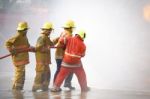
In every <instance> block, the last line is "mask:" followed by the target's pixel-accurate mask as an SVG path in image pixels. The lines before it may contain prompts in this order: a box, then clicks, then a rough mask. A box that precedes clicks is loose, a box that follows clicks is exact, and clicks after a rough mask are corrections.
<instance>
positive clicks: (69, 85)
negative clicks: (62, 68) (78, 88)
mask: <svg viewBox="0 0 150 99" xmlns="http://www.w3.org/2000/svg"><path fill="white" fill-rule="evenodd" d="M72 77H73V73H70V74H69V75H68V76H67V78H66V79H65V82H64V87H68V88H70V89H75V88H74V87H72V85H71V81H72Z"/></svg>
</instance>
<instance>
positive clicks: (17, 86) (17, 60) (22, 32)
mask: <svg viewBox="0 0 150 99" xmlns="http://www.w3.org/2000/svg"><path fill="white" fill-rule="evenodd" d="M27 31H28V24H27V22H20V23H18V27H17V33H16V36H14V37H12V38H10V39H9V40H7V41H6V44H5V45H6V47H7V49H8V50H9V51H10V53H11V54H12V60H13V64H14V68H15V76H14V82H13V87H12V89H13V90H23V86H24V81H25V65H27V64H28V63H29V53H28V52H22V53H17V51H20V50H24V49H27V48H31V50H29V51H33V50H32V48H33V47H31V46H30V44H29V42H28V38H27V36H26V34H27Z"/></svg>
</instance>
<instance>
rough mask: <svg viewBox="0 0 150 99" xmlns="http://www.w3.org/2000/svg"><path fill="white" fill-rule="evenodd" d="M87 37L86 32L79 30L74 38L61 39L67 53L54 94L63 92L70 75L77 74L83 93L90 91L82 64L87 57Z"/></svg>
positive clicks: (53, 88)
mask: <svg viewBox="0 0 150 99" xmlns="http://www.w3.org/2000/svg"><path fill="white" fill-rule="evenodd" d="M85 36H86V34H85V31H84V30H79V31H78V32H77V34H76V35H75V36H74V37H64V38H61V39H60V43H61V45H64V46H65V53H64V57H63V61H62V64H61V69H60V72H59V73H58V75H57V77H56V80H55V82H54V85H53V87H52V88H51V91H52V92H58V91H61V88H60V86H61V84H62V83H63V81H64V79H65V78H66V77H67V76H68V75H69V74H70V73H75V75H76V76H77V78H78V82H79V84H80V87H81V91H88V90H89V88H88V87H87V79H86V74H85V71H84V69H83V65H82V62H81V58H82V57H83V56H84V55H85V51H86V46H85V44H84V42H83V41H84V38H85ZM57 46H59V45H57Z"/></svg>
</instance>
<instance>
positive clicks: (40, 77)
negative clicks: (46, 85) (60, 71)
mask: <svg viewBox="0 0 150 99" xmlns="http://www.w3.org/2000/svg"><path fill="white" fill-rule="evenodd" d="M43 81H44V69H43V65H37V66H36V76H35V79H34V84H33V87H32V91H36V90H39V89H42V83H43Z"/></svg>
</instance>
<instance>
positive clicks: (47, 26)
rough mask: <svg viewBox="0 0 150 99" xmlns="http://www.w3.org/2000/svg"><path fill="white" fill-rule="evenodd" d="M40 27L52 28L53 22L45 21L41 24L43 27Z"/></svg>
mask: <svg viewBox="0 0 150 99" xmlns="http://www.w3.org/2000/svg"><path fill="white" fill-rule="evenodd" d="M42 29H48V30H49V29H53V24H52V23H51V22H46V23H45V24H44V25H43V27H42Z"/></svg>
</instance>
